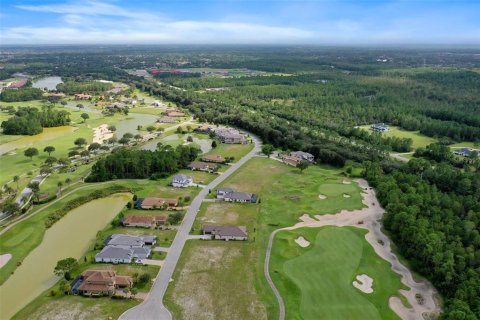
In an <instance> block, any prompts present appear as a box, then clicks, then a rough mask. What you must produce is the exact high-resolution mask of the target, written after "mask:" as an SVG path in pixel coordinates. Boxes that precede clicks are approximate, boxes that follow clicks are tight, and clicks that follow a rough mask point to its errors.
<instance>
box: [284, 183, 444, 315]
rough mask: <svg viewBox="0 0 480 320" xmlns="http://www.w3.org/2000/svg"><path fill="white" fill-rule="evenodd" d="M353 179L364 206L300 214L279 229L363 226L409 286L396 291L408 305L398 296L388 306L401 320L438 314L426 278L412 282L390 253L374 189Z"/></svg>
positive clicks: (406, 269)
mask: <svg viewBox="0 0 480 320" xmlns="http://www.w3.org/2000/svg"><path fill="white" fill-rule="evenodd" d="M356 181H357V182H358V184H359V186H360V187H361V188H362V189H363V190H364V193H363V204H364V205H365V206H366V208H364V209H360V210H353V211H348V210H342V211H340V212H339V213H337V214H329V215H315V219H316V220H315V219H312V218H311V217H310V216H308V215H307V214H304V215H303V216H302V217H300V218H299V219H300V221H301V222H299V223H297V224H295V225H294V226H292V227H287V228H283V230H293V229H298V228H304V227H311V228H318V227H323V226H337V227H344V226H354V227H357V228H363V229H367V230H368V233H367V234H366V235H365V239H366V240H367V241H368V243H370V245H371V246H372V247H373V249H374V250H375V252H376V253H377V254H378V255H379V256H380V257H382V258H383V259H385V260H386V261H388V262H389V263H390V264H391V266H392V270H393V271H394V272H396V273H397V274H399V275H400V276H401V278H402V283H403V284H404V285H405V286H407V287H409V288H410V290H408V291H407V290H400V293H401V294H402V295H404V296H405V297H406V298H407V300H408V302H409V303H410V305H411V306H412V307H411V308H407V307H405V306H404V305H403V303H402V302H401V301H400V299H399V298H397V297H391V298H390V300H389V306H390V308H391V309H392V310H393V311H394V312H395V313H397V314H398V316H399V317H400V318H401V319H405V320H418V319H428V317H431V316H435V315H438V314H439V313H440V307H439V306H438V305H437V304H436V300H435V296H436V295H437V294H438V292H437V290H436V289H435V287H434V286H433V285H432V284H431V283H430V282H428V281H426V280H424V281H421V282H416V281H415V280H414V279H413V276H412V273H411V272H410V270H409V269H408V268H407V267H405V266H404V265H403V264H402V263H401V262H400V261H399V260H398V257H397V256H396V255H395V254H394V253H393V252H392V249H391V241H390V239H389V238H388V237H387V236H386V235H385V234H384V233H383V231H382V229H381V227H382V225H381V223H380V221H381V219H382V216H383V213H384V212H385V210H384V209H383V208H382V207H381V206H380V203H379V202H378V200H377V197H376V196H375V191H374V190H373V189H370V186H369V185H368V183H367V181H366V180H364V179H357V180H356ZM361 221H363V223H359V222H361ZM417 294H419V295H421V296H422V297H423V299H424V302H423V303H422V304H419V303H418V301H417V299H416V297H415V295H417Z"/></svg>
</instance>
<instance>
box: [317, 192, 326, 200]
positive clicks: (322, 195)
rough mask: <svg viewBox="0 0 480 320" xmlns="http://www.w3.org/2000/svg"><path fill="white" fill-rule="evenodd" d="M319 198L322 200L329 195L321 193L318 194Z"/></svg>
mask: <svg viewBox="0 0 480 320" xmlns="http://www.w3.org/2000/svg"><path fill="white" fill-rule="evenodd" d="M318 198H319V199H320V200H325V199H327V196H326V195H324V194H321V193H320V194H319V195H318Z"/></svg>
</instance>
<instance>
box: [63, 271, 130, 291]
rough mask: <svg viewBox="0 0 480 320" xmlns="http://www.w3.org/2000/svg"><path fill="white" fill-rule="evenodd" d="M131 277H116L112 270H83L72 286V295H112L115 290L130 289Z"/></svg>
mask: <svg viewBox="0 0 480 320" xmlns="http://www.w3.org/2000/svg"><path fill="white" fill-rule="evenodd" d="M132 286H133V279H132V277H128V276H117V274H116V272H115V271H113V270H92V269H88V270H85V271H84V272H83V273H82V275H81V276H79V277H78V278H76V279H75V281H74V282H73V284H72V293H73V294H83V295H89V296H100V295H112V294H114V293H115V291H116V289H123V288H131V287H132Z"/></svg>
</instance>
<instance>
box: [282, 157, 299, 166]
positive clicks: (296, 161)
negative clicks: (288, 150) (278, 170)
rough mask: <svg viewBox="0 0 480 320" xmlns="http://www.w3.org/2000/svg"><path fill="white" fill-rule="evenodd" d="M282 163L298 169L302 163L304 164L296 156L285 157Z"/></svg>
mask: <svg viewBox="0 0 480 320" xmlns="http://www.w3.org/2000/svg"><path fill="white" fill-rule="evenodd" d="M282 161H283V163H285V164H288V165H289V166H293V167H296V166H297V165H298V164H299V163H300V162H302V159H301V158H298V157H295V156H287V155H284V156H283V157H282Z"/></svg>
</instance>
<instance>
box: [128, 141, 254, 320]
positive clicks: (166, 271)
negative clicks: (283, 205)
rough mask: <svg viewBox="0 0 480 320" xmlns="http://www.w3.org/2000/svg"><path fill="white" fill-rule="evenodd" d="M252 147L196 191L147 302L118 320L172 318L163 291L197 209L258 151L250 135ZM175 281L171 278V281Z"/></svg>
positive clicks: (165, 319) (167, 319) (170, 276)
mask: <svg viewBox="0 0 480 320" xmlns="http://www.w3.org/2000/svg"><path fill="white" fill-rule="evenodd" d="M251 137H252V139H253V141H254V143H255V147H254V148H253V149H252V151H250V152H249V153H248V154H247V155H246V156H244V157H243V158H242V159H240V160H239V161H238V162H236V163H235V164H233V165H232V166H231V167H229V168H228V169H227V170H226V171H225V172H224V173H223V174H221V175H220V176H219V177H218V178H216V179H215V180H213V181H212V182H211V183H210V184H209V185H207V186H206V187H205V188H204V189H202V190H201V191H200V193H199V194H198V195H197V196H196V197H195V198H194V199H193V201H192V204H191V205H190V208H189V209H188V211H187V213H186V214H185V217H184V219H183V223H182V225H181V226H180V228H179V229H178V232H177V235H176V237H175V239H174V241H173V243H172V246H171V247H170V250H169V253H168V255H167V258H166V259H165V262H164V264H163V267H162V268H161V269H160V272H159V274H158V275H157V278H156V280H155V283H154V284H153V287H152V289H151V291H150V294H149V295H148V297H147V299H146V300H145V301H144V302H142V303H141V304H140V305H138V306H136V307H134V308H132V309H130V310H127V311H126V312H125V313H124V314H122V315H121V316H120V319H122V320H130V319H131V320H142V319H144V320H151V319H161V320H170V319H172V315H171V313H170V311H168V309H167V308H166V307H165V306H164V305H163V297H164V295H165V292H166V291H167V287H168V284H169V283H170V280H171V278H172V275H173V272H174V270H175V267H176V265H177V262H178V260H179V258H180V255H181V253H182V250H183V247H184V245H185V242H186V241H187V239H188V235H189V233H190V230H191V228H192V226H193V222H194V221H195V217H196V216H197V213H198V211H199V209H200V205H201V204H202V202H203V200H204V199H205V197H206V196H207V195H208V191H209V190H213V189H214V188H216V187H217V186H218V185H219V184H220V183H222V182H223V181H224V180H225V179H227V178H228V177H229V176H230V175H231V174H232V173H234V172H235V171H236V170H237V169H238V168H240V167H241V166H242V165H243V164H245V163H246V162H247V161H248V160H250V159H251V158H252V157H254V156H255V155H256V154H257V153H258V152H260V150H261V141H260V140H259V139H258V138H257V137H254V136H251ZM173 281H175V279H173Z"/></svg>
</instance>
